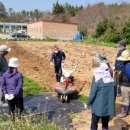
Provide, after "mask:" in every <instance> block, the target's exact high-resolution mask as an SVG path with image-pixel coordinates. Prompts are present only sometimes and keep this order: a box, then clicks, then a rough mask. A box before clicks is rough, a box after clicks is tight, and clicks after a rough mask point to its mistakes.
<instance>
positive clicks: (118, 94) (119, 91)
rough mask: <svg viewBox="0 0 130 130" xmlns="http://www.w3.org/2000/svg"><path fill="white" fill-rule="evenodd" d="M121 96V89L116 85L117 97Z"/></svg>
mask: <svg viewBox="0 0 130 130" xmlns="http://www.w3.org/2000/svg"><path fill="white" fill-rule="evenodd" d="M120 96H121V87H120V86H119V85H118V86H117V97H120Z"/></svg>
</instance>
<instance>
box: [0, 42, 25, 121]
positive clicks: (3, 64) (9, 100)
mask: <svg viewBox="0 0 130 130" xmlns="http://www.w3.org/2000/svg"><path fill="white" fill-rule="evenodd" d="M10 51H11V48H10V47H8V46H7V45H1V46H0V106H2V107H7V106H8V107H9V114H10V115H12V120H15V115H14V113H15V108H17V111H18V115H21V114H22V112H23V110H24V105H23V89H22V87H23V76H22V74H21V73H20V72H19V71H18V69H17V68H18V67H19V66H20V62H19V59H18V58H14V57H13V58H10V59H9V62H7V60H6V58H5V56H6V55H7V54H8V53H9V52H10Z"/></svg>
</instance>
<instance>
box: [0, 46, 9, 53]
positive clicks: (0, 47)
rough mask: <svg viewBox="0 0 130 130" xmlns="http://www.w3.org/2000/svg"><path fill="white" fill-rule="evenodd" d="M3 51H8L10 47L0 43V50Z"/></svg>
mask: <svg viewBox="0 0 130 130" xmlns="http://www.w3.org/2000/svg"><path fill="white" fill-rule="evenodd" d="M3 51H7V52H10V51H11V48H10V47H8V46H7V45H1V46H0V52H3Z"/></svg>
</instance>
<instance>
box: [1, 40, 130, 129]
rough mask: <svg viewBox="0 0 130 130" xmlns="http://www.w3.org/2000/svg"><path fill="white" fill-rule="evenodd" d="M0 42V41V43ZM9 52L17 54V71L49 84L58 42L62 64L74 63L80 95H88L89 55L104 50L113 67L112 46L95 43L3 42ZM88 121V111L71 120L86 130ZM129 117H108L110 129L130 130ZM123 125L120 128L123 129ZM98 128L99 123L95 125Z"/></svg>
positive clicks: (52, 74)
mask: <svg viewBox="0 0 130 130" xmlns="http://www.w3.org/2000/svg"><path fill="white" fill-rule="evenodd" d="M0 44H3V43H0ZM6 44H8V45H9V46H10V47H11V48H12V51H11V53H10V54H9V55H8V58H10V57H18V58H19V59H20V62H21V67H20V68H19V69H20V71H21V72H22V73H23V74H24V75H26V76H28V77H30V78H32V79H34V80H35V81H37V82H39V83H40V84H41V85H42V86H44V87H53V85H54V84H55V78H54V70H53V66H50V65H49V59H50V55H51V53H52V47H53V46H54V45H58V46H59V47H60V48H61V49H62V50H63V51H64V52H65V53H66V56H67V59H66V63H67V64H68V65H69V66H70V65H72V64H78V68H77V70H76V71H75V73H74V76H75V77H76V84H77V85H78V86H79V87H80V88H81V87H83V89H82V91H81V94H84V95H87V96H88V95H89V90H90V84H91V78H92V69H91V64H92V56H93V55H94V54H96V53H97V52H102V53H105V54H106V55H107V56H108V57H109V60H110V63H111V66H113V63H114V59H115V56H116V53H117V50H116V49H115V48H109V47H101V46H96V45H89V44H81V43H74V42H54V43H53V42H17V43H16V42H6ZM120 103H121V98H118V99H117V110H116V112H117V113H119V112H120ZM90 123H91V112H90V110H88V111H83V112H82V113H80V114H78V115H76V116H75V117H74V119H73V125H74V127H75V130H89V129H90ZM129 125H130V116H127V117H126V118H123V119H117V118H112V119H111V122H110V130H130V128H129ZM123 127H124V128H123ZM99 130H101V124H100V125H99Z"/></svg>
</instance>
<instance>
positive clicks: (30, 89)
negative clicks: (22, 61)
mask: <svg viewBox="0 0 130 130" xmlns="http://www.w3.org/2000/svg"><path fill="white" fill-rule="evenodd" d="M50 91H52V90H51V89H50V88H45V87H42V86H41V85H39V84H38V83H37V82H35V81H34V80H32V79H30V78H28V77H24V87H23V93H24V96H31V95H34V94H40V93H45V92H50Z"/></svg>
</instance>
